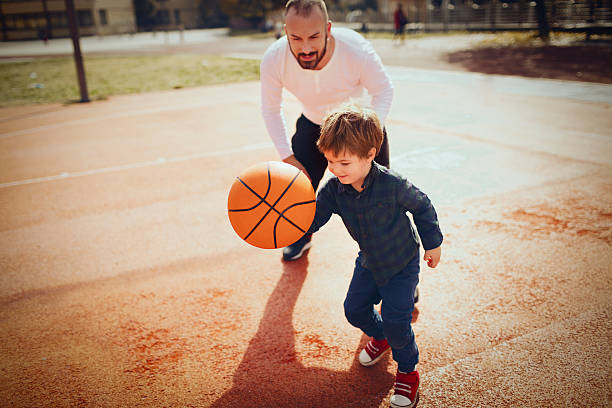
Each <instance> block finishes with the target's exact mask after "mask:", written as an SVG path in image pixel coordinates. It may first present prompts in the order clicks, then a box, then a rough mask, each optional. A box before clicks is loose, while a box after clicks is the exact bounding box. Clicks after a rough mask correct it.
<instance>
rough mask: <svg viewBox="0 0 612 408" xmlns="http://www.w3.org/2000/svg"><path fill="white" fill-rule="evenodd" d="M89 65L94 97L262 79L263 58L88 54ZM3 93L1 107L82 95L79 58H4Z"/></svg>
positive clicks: (68, 99) (1, 72)
mask: <svg viewBox="0 0 612 408" xmlns="http://www.w3.org/2000/svg"><path fill="white" fill-rule="evenodd" d="M84 66H85V74H86V78H87V88H88V91H89V97H90V99H91V100H100V99H105V98H107V97H109V96H112V95H120V94H130V93H142V92H151V91H160V90H167V89H178V88H187V87H194V86H202V85H213V84H222V83H228V82H239V81H251V80H257V79H259V61H256V60H246V59H237V58H224V57H218V56H205V55H172V56H138V57H131V56H126V57H119V56H116V57H85V58H84ZM36 84H40V85H36ZM36 86H39V87H36ZM0 95H1V97H0V106H2V107H7V106H18V105H27V104H37V103H69V102H71V101H76V100H79V99H80V92H79V88H78V80H77V76H76V68H75V64H74V59H73V58H72V57H62V58H40V59H39V58H36V59H32V60H28V61H22V62H5V63H0Z"/></svg>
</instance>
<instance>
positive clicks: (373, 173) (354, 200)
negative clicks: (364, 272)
mask: <svg viewBox="0 0 612 408" xmlns="http://www.w3.org/2000/svg"><path fill="white" fill-rule="evenodd" d="M363 187H364V189H363V191H361V192H358V191H357V190H355V189H354V188H353V187H352V186H351V185H345V184H342V183H340V181H339V180H338V178H337V177H334V178H331V179H329V180H328V181H327V183H326V184H325V186H323V187H322V188H321V190H320V191H319V193H318V194H317V210H316V213H315V218H314V221H313V224H312V227H311V228H310V232H315V231H317V230H319V229H320V228H321V227H322V226H323V225H325V224H326V223H327V221H329V219H330V218H331V216H332V214H338V215H340V217H342V221H343V222H344V225H345V226H346V228H347V229H348V232H349V233H350V234H351V237H353V239H354V240H355V241H357V243H358V244H359V249H360V251H359V254H360V256H361V265H362V266H363V267H364V268H366V269H368V270H370V271H371V272H372V275H373V276H374V280H375V281H376V283H377V284H378V285H379V286H383V285H385V284H386V283H387V281H388V280H389V279H390V278H391V277H392V276H393V275H395V274H396V273H398V272H399V271H401V270H402V269H403V268H404V267H405V266H406V265H407V264H408V262H410V260H411V259H412V258H414V256H415V255H416V254H417V251H418V248H419V236H420V237H421V241H422V243H423V247H424V248H425V249H434V248H437V247H438V246H440V244H442V232H441V231H440V226H439V225H438V216H437V214H436V210H435V209H434V207H433V205H432V204H431V201H430V200H429V198H428V197H427V195H425V193H423V192H422V191H421V190H419V189H418V188H416V187H415V186H414V185H412V183H410V182H409V181H407V180H406V179H405V178H403V177H402V176H400V175H399V174H397V173H395V172H394V171H392V170H389V169H387V168H385V167H383V166H380V165H379V164H377V163H376V162H372V168H371V170H370V172H369V173H368V175H367V176H366V178H365V180H364V183H363ZM407 211H409V212H410V213H411V214H412V217H413V219H414V223H415V225H416V228H417V230H418V232H419V235H418V236H417V234H416V233H415V231H414V228H413V226H412V223H411V222H410V218H408V215H407V214H406V212H407Z"/></svg>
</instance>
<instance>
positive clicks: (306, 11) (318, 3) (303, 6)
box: [285, 0, 329, 21]
mask: <svg viewBox="0 0 612 408" xmlns="http://www.w3.org/2000/svg"><path fill="white" fill-rule="evenodd" d="M313 7H318V8H319V9H320V10H321V11H322V12H323V16H324V17H325V21H328V20H329V15H328V14H327V6H326V5H325V1H323V0H289V1H288V2H287V4H285V16H286V15H287V13H289V9H295V12H296V13H297V15H298V16H303V17H308V16H309V15H310V13H312V8H313Z"/></svg>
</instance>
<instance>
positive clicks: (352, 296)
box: [344, 251, 421, 372]
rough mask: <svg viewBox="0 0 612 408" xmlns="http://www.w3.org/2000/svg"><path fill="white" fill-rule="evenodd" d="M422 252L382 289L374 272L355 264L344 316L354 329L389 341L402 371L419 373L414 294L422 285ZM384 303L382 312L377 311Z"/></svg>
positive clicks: (358, 263) (345, 302)
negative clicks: (417, 367) (413, 313)
mask: <svg viewBox="0 0 612 408" xmlns="http://www.w3.org/2000/svg"><path fill="white" fill-rule="evenodd" d="M420 259H421V257H420V251H417V254H416V255H415V256H414V258H413V259H412V260H410V263H408V265H406V266H405V267H404V269H402V270H401V271H400V272H399V273H397V274H396V275H395V276H393V277H392V278H391V279H390V280H389V282H388V283H387V284H386V285H384V286H382V287H378V286H377V285H376V282H375V281H374V278H373V277H372V272H370V271H369V270H367V269H365V268H364V267H362V266H361V262H360V257H357V260H356V261H355V270H354V272H353V278H352V279H351V284H350V285H349V289H348V293H347V294H346V299H345V300H344V314H345V316H346V318H347V320H348V321H349V323H350V324H352V325H353V326H355V327H357V328H359V329H361V330H363V332H364V333H365V334H366V335H368V336H370V337H374V338H375V339H378V340H382V339H385V338H386V339H387V341H388V342H389V345H390V346H391V350H392V352H393V359H394V360H395V361H396V362H397V364H398V369H399V370H400V371H403V372H411V371H414V370H415V367H416V364H417V363H418V362H419V349H418V348H417V345H416V342H415V340H414V332H413V331H412V326H411V324H410V323H411V321H412V311H413V310H414V291H415V289H416V286H417V284H418V283H419V262H420ZM381 300H382V306H381V312H382V315H381V313H378V311H377V310H376V309H375V308H374V305H376V304H378V303H379V302H380V301H381Z"/></svg>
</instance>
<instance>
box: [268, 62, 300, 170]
mask: <svg viewBox="0 0 612 408" xmlns="http://www.w3.org/2000/svg"><path fill="white" fill-rule="evenodd" d="M279 63H280V61H279V58H277V57H276V56H275V53H272V52H266V54H265V55H264V57H263V59H262V61H261V66H260V82H261V114H262V116H263V119H264V123H265V125H266V129H267V130H268V134H269V135H270V138H271V139H272V142H273V143H274V146H275V147H276V150H277V151H278V154H279V155H280V158H281V159H283V160H285V159H287V158H289V157H290V156H292V155H293V151H292V150H291V144H290V142H289V135H288V131H287V124H286V122H285V116H284V114H283V112H282V109H281V107H282V94H283V85H282V82H281V79H280V75H279V74H278V64H279ZM291 164H292V163H291Z"/></svg>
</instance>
